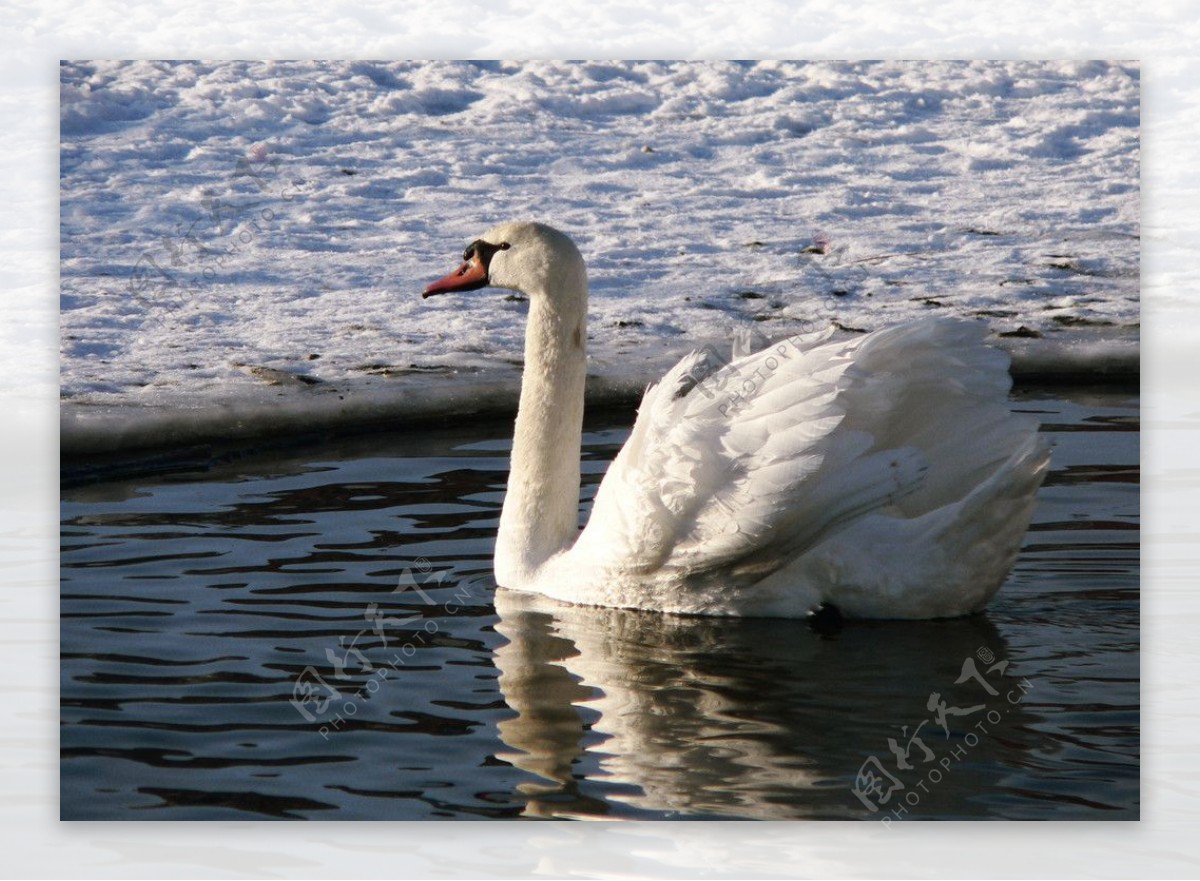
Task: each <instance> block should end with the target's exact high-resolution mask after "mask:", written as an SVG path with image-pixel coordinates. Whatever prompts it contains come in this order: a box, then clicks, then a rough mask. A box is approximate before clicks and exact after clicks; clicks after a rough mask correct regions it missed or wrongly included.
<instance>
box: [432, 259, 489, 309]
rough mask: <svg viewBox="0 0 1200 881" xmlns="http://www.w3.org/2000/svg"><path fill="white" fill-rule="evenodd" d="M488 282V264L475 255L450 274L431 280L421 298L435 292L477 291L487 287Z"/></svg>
mask: <svg viewBox="0 0 1200 881" xmlns="http://www.w3.org/2000/svg"><path fill="white" fill-rule="evenodd" d="M487 283H488V271H487V266H485V265H484V263H483V261H482V260H480V259H479V257H478V256H474V255H473V256H472V257H471V259H470V260H468V261H467V262H466V263H464V264H463V265H462V266H460V267H458V269H456V270H454V271H453V272H452V273H450V274H449V275H447V276H445V277H443V278H439V279H438V280H437V281H435V282H430V283H429V285H428V286H426V288H425V293H423V294H421V298H422V299H424V298H426V297H432V296H433V295H434V294H449V293H451V292H453V291H475V290H479V288H483V287H487Z"/></svg>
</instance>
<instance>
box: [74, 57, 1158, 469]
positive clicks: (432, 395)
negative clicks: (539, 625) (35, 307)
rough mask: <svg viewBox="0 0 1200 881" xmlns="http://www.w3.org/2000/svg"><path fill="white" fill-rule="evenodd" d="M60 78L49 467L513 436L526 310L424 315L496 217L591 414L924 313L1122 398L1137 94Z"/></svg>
mask: <svg viewBox="0 0 1200 881" xmlns="http://www.w3.org/2000/svg"><path fill="white" fill-rule="evenodd" d="M60 74H61V77H60V79H61V83H60V85H61V152H60V169H61V171H60V187H61V191H60V199H61V211H60V223H61V265H60V280H61V281H60V283H61V325H60V326H61V331H60V332H61V398H62V401H61V403H62V408H61V410H62V412H61V415H62V420H63V421H62V426H63V448H64V450H67V451H80V450H85V449H86V450H97V449H103V448H115V447H121V446H128V445H140V444H152V443H162V442H170V443H175V442H185V441H186V440H187V439H188V438H189V437H195V436H200V435H206V434H218V435H219V434H225V435H230V434H233V435H238V434H239V433H241V434H246V435H249V434H254V433H257V432H261V431H268V430H273V429H279V428H289V429H290V428H295V427H303V426H309V427H312V426H314V425H316V424H321V423H324V422H341V421H346V420H361V419H365V418H372V417H378V418H385V417H388V416H395V415H397V414H399V415H407V416H410V417H414V418H415V417H418V416H431V415H437V414H439V413H440V414H446V413H453V412H474V411H478V410H480V409H489V408H500V409H503V408H506V407H510V406H511V403H512V401H515V390H516V386H517V382H518V381H519V363H520V357H521V350H522V342H521V341H522V333H523V327H524V314H525V308H526V304H524V303H523V302H521V301H519V300H517V299H515V298H513V297H511V296H508V295H507V294H508V292H504V291H496V290H490V289H487V290H483V291H479V292H475V293H472V294H466V295H456V296H447V297H438V298H432V299H430V300H422V299H421V297H420V291H421V290H422V288H423V287H424V285H425V283H426V282H428V281H429V280H431V279H433V278H436V277H439V276H441V275H443V274H444V273H445V272H447V271H448V270H450V269H451V268H453V266H454V265H456V261H457V258H458V257H459V255H460V253H461V250H462V248H463V246H464V245H465V244H466V243H467V242H468V241H470V240H471V239H473V238H475V237H477V236H478V235H479V234H480V233H482V232H484V231H485V230H486V229H487V228H489V227H490V226H492V225H493V224H495V223H497V222H500V221H502V220H508V219H515V218H529V219H538V220H543V221H546V222H549V223H551V224H553V225H556V226H558V227H559V228H561V229H563V230H564V231H566V232H568V233H569V234H570V235H572V237H574V238H575V239H576V241H577V242H578V243H579V245H580V248H581V250H582V251H583V253H584V255H585V257H586V258H587V260H588V263H589V274H590V278H591V287H592V300H591V317H590V325H589V355H590V358H591V372H592V374H593V375H594V377H595V381H594V384H593V387H592V389H591V390H592V392H593V393H594V394H595V395H596V396H598V397H602V396H603V395H604V394H606V393H613V394H621V395H627V394H629V393H630V392H631V391H632V390H634V389H636V388H639V387H641V386H642V385H644V383H645V382H647V381H648V380H651V379H654V378H656V377H657V376H658V375H659V374H661V372H662V370H663V369H664V368H665V366H666V365H667V364H669V363H670V362H671V361H672V360H673V359H674V358H677V357H678V356H679V355H681V354H683V353H684V352H686V351H688V350H690V349H691V348H694V347H696V346H698V345H700V344H702V343H707V342H718V343H721V344H727V341H728V340H729V339H730V337H731V335H732V333H733V331H734V330H735V329H736V328H738V327H744V326H747V325H750V326H753V327H754V328H755V329H757V330H758V331H760V332H761V333H762V334H764V335H765V337H768V338H779V337H784V336H788V335H790V334H793V333H796V332H799V331H802V330H805V329H809V328H813V327H817V328H820V327H825V326H828V325H829V324H830V323H836V324H837V325H839V326H840V327H842V328H843V329H844V330H845V332H847V333H849V332H856V331H861V330H873V329H877V328H879V327H883V326H887V325H889V324H892V323H895V322H898V321H903V320H907V319H911V318H916V317H921V316H925V315H932V314H953V315H959V316H963V317H966V318H969V319H973V320H979V321H984V322H986V323H987V324H988V325H989V327H991V328H992V329H993V330H994V331H995V332H996V333H997V334H1013V333H1014V332H1016V333H1020V334H1022V336H1020V337H1012V336H997V338H996V339H997V342H998V343H999V344H1001V345H1004V346H1006V347H1008V348H1009V349H1010V350H1012V351H1013V352H1014V354H1015V355H1016V357H1017V363H1016V368H1017V370H1018V371H1020V370H1039V371H1042V370H1049V371H1053V370H1056V369H1069V370H1075V371H1077V370H1093V369H1095V370H1114V369H1116V370H1136V366H1137V361H1138V351H1137V336H1138V326H1139V323H1140V317H1139V289H1138V285H1139V268H1138V259H1139V236H1140V226H1139V164H1140V148H1139V69H1138V65H1137V64H1136V63H1108V62H1093V61H1087V62H1080V61H1067V62H1053V63H1048V62H1030V61H1014V62H982V61H973V62H895V61H892V62H875V63H871V62H813V63H800V62H748V63H732V62H672V63H667V62H603V63H601V62H581V63H565V62H540V61H538V62H533V61H530V62H520V63H507V62H428V63H418V62H365V61H355V62H343V63H323V62H219V63H198V62H151V61H135V62H64V63H63V64H62V66H61V70H60Z"/></svg>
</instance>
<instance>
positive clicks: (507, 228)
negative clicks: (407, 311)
mask: <svg viewBox="0 0 1200 881" xmlns="http://www.w3.org/2000/svg"><path fill="white" fill-rule="evenodd" d="M489 286H490V287H495V288H510V289H512V290H516V291H520V292H521V293H523V294H526V295H528V296H530V297H538V296H548V297H554V298H556V299H565V298H578V299H583V298H585V297H586V296H587V273H586V271H585V270H584V266H583V257H581V256H580V254H579V249H578V248H576V247H575V243H574V242H572V241H571V240H570V238H568V237H567V236H566V235H564V234H563V233H561V232H559V231H558V230H556V229H554V228H553V227H549V226H546V225H545V224H544V223H531V222H528V221H518V222H515V223H502V224H501V225H500V226H497V227H495V228H494V229H491V230H489V231H488V232H486V233H484V234H483V235H482V236H481V237H480V238H478V239H476V240H475V241H473V242H471V244H469V245H467V250H466V251H465V252H464V253H463V264H462V265H461V266H460V267H458V269H456V270H454V271H453V272H451V273H450V274H449V275H447V276H445V277H444V278H440V279H438V280H437V281H435V282H433V283H431V284H430V285H429V286H428V287H426V288H425V293H424V294H423V295H422V296H424V297H431V296H433V295H434V294H448V293H451V292H453V291H474V290H478V289H479V288H483V287H489Z"/></svg>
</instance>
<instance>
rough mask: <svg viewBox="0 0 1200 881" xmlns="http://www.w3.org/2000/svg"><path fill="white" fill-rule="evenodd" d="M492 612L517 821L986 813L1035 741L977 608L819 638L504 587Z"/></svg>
mask: <svg viewBox="0 0 1200 881" xmlns="http://www.w3.org/2000/svg"><path fill="white" fill-rule="evenodd" d="M496 610H497V613H498V614H499V622H498V623H497V624H496V630H497V631H498V632H499V633H500V634H501V635H502V636H503V637H505V638H506V639H507V640H508V641H507V643H506V644H504V645H502V646H501V647H500V648H499V649H498V650H497V651H496V654H495V663H496V666H497V667H498V669H499V670H500V674H501V675H500V680H499V684H500V688H501V691H502V693H503V695H504V699H505V701H506V703H507V704H508V707H509V708H510V709H511V710H512V711H513V712H514V713H515V714H516V715H515V717H514V718H511V719H508V720H506V721H504V722H501V723H500V725H499V730H500V737H501V739H502V740H503V741H504V743H505V744H506V745H507V746H508V747H509V748H510V749H511V752H505V753H501V754H500V755H499V756H498V757H499V758H501V759H503V760H505V761H507V762H510V763H511V764H513V765H515V766H516V767H517V768H519V769H521V770H523V771H525V772H528V773H529V774H532V775H535V776H536V778H537V780H536V781H526V782H524V783H522V784H520V785H519V787H518V789H519V797H520V798H521V799H523V800H524V801H525V805H526V807H525V811H524V813H525V815H526V816H535V817H600V816H612V815H613V814H616V815H618V816H631V817H636V816H639V815H640V814H641V812H643V811H653V812H654V813H655V815H656V816H661V814H662V812H667V813H668V814H669V815H674V816H678V817H697V818H698V817H720V818H748V819H750V818H753V819H792V818H805V817H810V818H831V819H833V818H845V819H854V818H857V819H881V818H883V817H886V816H895V817H897V818H904V819H915V818H922V817H924V818H935V817H951V816H953V817H967V816H987V815H990V814H995V813H997V811H996V809H995V808H996V806H997V805H1002V804H1003V803H1004V801H1005V792H1004V781H1003V770H1002V769H1003V768H1004V767H1008V768H1012V767H1014V765H1020V764H1023V763H1024V760H1025V756H1022V755H1020V753H1025V752H1028V751H1029V750H1031V749H1032V748H1033V746H1034V743H1032V742H1031V741H1037V740H1039V738H1038V736H1037V735H1036V734H1035V733H1033V732H1032V731H1031V730H1030V729H1029V718H1028V714H1027V712H1026V711H1025V709H1024V708H1023V706H1022V704H1023V699H1024V698H1025V691H1023V690H1022V688H1025V689H1026V690H1028V688H1029V687H1030V684H1029V683H1028V682H1026V683H1025V685H1024V686H1021V685H1020V683H1021V681H1022V680H1020V679H1019V677H1018V676H1017V675H1016V674H1015V672H1014V671H1013V670H1012V669H1011V668H1007V667H1006V665H1005V663H1004V662H1005V658H1006V647H1005V645H1004V642H1003V640H1002V638H1001V636H1000V634H999V632H998V631H997V630H996V628H995V627H994V626H993V625H992V624H991V623H990V622H989V620H988V619H987V617H986V616H984V615H974V616H971V617H967V618H959V619H954V620H942V621H926V622H894V623H885V622H872V623H856V624H854V625H852V626H850V627H847V628H846V629H845V630H843V631H842V632H841V633H840V634H838V635H837V637H836V638H833V639H828V638H822V637H820V636H818V635H816V634H814V633H812V632H811V631H810V630H809V629H808V627H807V626H806V625H805V624H804V623H803V622H798V621H784V620H770V619H747V618H712V617H687V616H673V615H663V614H658V613H653V612H644V611H636V610H626V609H611V608H597V607H586V606H570V605H566V604H561V603H557V602H556V601H554V600H550V599H547V598H545V597H539V596H536V595H533V594H525V593H518V592H514V591H509V590H504V589H498V590H497V591H496ZM797 671H801V672H802V673H803V675H797ZM964 673H965V674H966V675H965V678H964ZM956 680H960V681H956ZM992 692H995V693H994V694H993V693H992ZM1014 753H1016V754H1017V755H1014ZM905 765H907V768H905V767H904V766H905ZM863 775H865V776H863ZM872 786H873V787H874V788H872ZM856 788H858V789H859V790H860V791H861V793H862V794H861V796H856V794H855V789H856ZM914 796H915V797H916V798H915V800H914ZM905 799H907V802H906V801H905ZM614 803H616V804H614ZM868 803H870V804H868ZM622 805H623V806H627V809H628V810H627V811H623V810H622V807H621V806H622ZM872 805H873V806H874V808H875V810H871V806H872ZM614 808H615V810H614ZM901 808H903V809H904V812H900V811H901ZM893 811H895V812H897V813H895V814H894V815H893V814H892V813H891V812H893Z"/></svg>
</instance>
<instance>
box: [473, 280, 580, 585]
mask: <svg viewBox="0 0 1200 881" xmlns="http://www.w3.org/2000/svg"><path fill="white" fill-rule="evenodd" d="M556 282H557V283H558V284H559V285H568V286H570V287H573V288H575V290H557V291H555V292H554V293H549V292H537V291H529V292H527V293H529V321H528V325H527V327H526V329H525V369H524V374H523V376H522V378H521V401H520V404H519V406H518V409H517V425H516V432H515V435H514V437H513V449H512V469H511V471H510V472H509V477H508V492H507V494H506V495H505V497H504V508H503V510H502V511H501V513H500V529H499V532H498V534H497V537H496V557H495V572H496V580H497V582H498V583H499V584H501V585H502V586H505V587H514V588H520V587H522V586H523V585H525V584H527V583H529V582H530V581H531V580H532V579H533V577H534V575H535V574H536V572H537V570H538V567H540V566H541V565H542V564H543V563H545V562H546V560H548V559H549V558H550V557H552V556H554V555H555V554H556V553H558V552H559V551H563V550H566V549H567V548H569V547H570V546H571V545H572V544H574V542H575V538H576V536H577V535H578V534H579V454H580V442H581V435H582V431H583V397H584V382H585V379H586V374H587V354H586V350H585V346H586V341H587V326H586V323H587V276H586V275H585V274H584V273H583V271H582V266H580V268H579V271H578V272H574V273H564V274H563V276H559V278H557V279H556Z"/></svg>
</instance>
